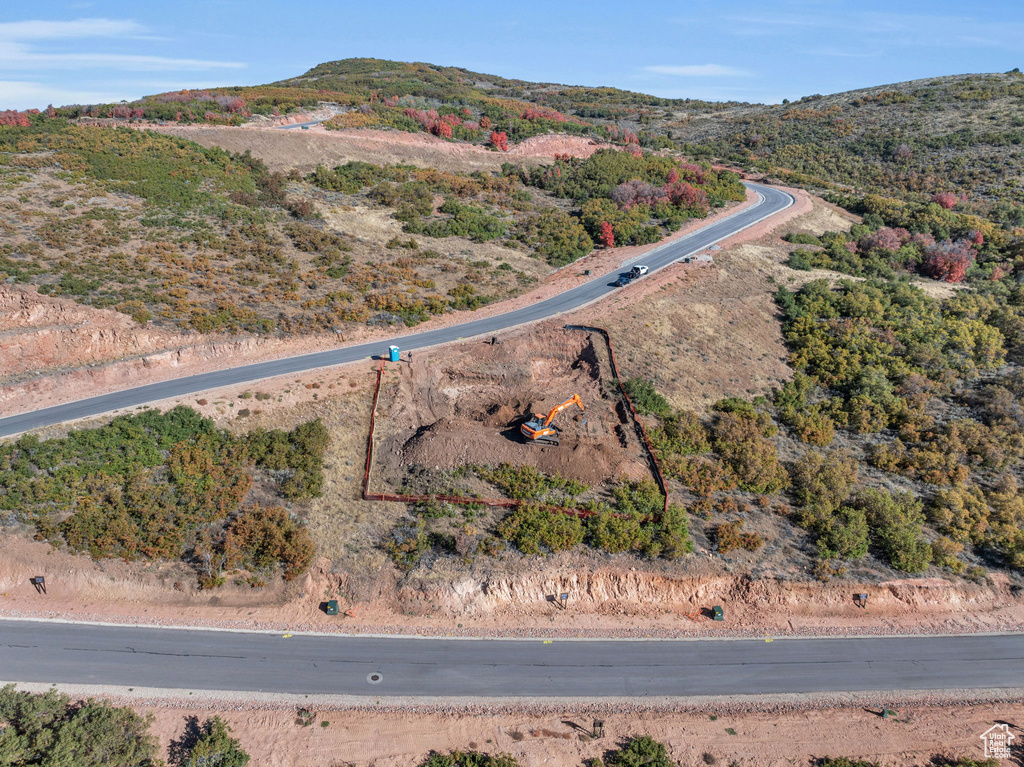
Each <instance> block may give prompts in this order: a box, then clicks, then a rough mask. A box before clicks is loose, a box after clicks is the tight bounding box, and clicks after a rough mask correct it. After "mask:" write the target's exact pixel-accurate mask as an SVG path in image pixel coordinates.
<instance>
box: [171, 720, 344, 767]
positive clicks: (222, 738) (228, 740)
mask: <svg viewBox="0 0 1024 767" xmlns="http://www.w3.org/2000/svg"><path fill="white" fill-rule="evenodd" d="M325 724H326V722H325ZM230 733H231V727H230V726H229V725H228V723H227V722H225V721H224V720H223V719H221V718H220V717H219V716H215V717H213V718H212V719H207V720H206V721H205V722H204V723H203V725H202V727H201V728H200V731H199V738H198V739H197V740H196V742H195V744H194V745H193V746H192V747H191V749H189V752H188V754H187V756H184V757H183V758H182V759H181V760H180V761H179V764H180V765H181V767H208V766H209V765H217V767H245V765H247V764H248V763H249V758H250V757H249V755H248V754H247V753H246V752H245V751H243V750H242V746H241V743H239V742H238V740H236V739H235V738H232V737H231V735H230Z"/></svg>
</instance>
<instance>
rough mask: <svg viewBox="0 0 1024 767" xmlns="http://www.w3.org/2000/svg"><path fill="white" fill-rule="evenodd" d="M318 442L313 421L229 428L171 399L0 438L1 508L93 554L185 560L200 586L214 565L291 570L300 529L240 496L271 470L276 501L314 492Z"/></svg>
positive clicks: (213, 574)
mask: <svg viewBox="0 0 1024 767" xmlns="http://www.w3.org/2000/svg"><path fill="white" fill-rule="evenodd" d="M327 442H328V437H327V432H326V429H325V428H324V426H323V424H322V423H321V422H320V421H311V422H309V423H305V424H302V425H300V426H298V427H296V428H295V429H294V430H293V431H291V432H284V431H280V430H274V431H264V430H257V431H254V432H251V433H250V434H249V435H247V436H245V437H235V436H232V435H231V434H230V433H228V432H227V431H224V430H220V429H217V428H215V427H214V425H213V422H212V421H211V420H210V419H208V418H203V417H202V416H200V415H199V414H198V413H196V412H195V411H194V410H191V409H190V408H187V407H181V406H179V407H176V408H174V409H172V410H169V411H168V412H166V413H161V412H159V411H157V410H147V411H143V412H141V413H139V414H136V415H129V416H119V417H117V418H115V419H114V420H112V421H111V422H110V423H109V424H107V425H106V426H101V427H99V428H95V429H81V430H74V431H71V432H70V433H69V434H68V436H67V437H64V438H60V439H49V440H40V439H39V438H38V437H35V436H33V435H26V436H23V437H21V438H20V439H18V440H17V441H15V442H13V443H10V444H8V445H4V446H0V514H2V515H4V516H7V517H10V518H13V519H18V520H21V521H24V522H28V523H31V524H33V525H34V526H35V528H36V530H37V536H38V537H40V538H42V539H48V540H50V541H52V542H54V543H57V542H60V541H62V542H64V543H65V544H66V545H67V546H68V547H69V548H70V549H72V550H73V551H80V552H83V553H88V554H89V555H90V556H92V557H95V558H102V557H120V558H123V559H126V560H131V559H137V558H140V557H144V558H148V559H185V560H187V561H190V562H193V563H194V564H195V566H196V567H197V568H198V569H199V572H200V575H201V578H202V582H203V585H207V586H210V585H219V584H220V583H222V582H223V576H222V572H224V571H225V570H226V571H231V570H241V569H244V570H248V571H250V572H252V573H261V574H264V575H265V574H269V573H273V572H275V571H277V569H278V567H281V571H282V574H283V575H284V577H285V578H286V579H291V578H294V577H295V576H296V575H298V574H299V573H301V572H303V571H304V570H305V569H306V568H307V567H308V566H309V563H310V562H311V561H312V557H313V544H312V542H311V540H310V538H309V534H308V532H307V531H306V529H305V527H303V526H302V525H300V524H298V523H296V522H294V521H293V520H292V518H291V516H290V515H289V514H287V513H286V512H284V510H283V509H281V508H276V507H275V508H262V507H260V506H258V505H255V504H253V505H248V506H243V502H244V501H245V499H246V497H247V495H248V493H249V490H250V488H251V487H252V485H253V482H254V479H260V480H261V481H267V480H270V477H273V480H272V484H273V485H274V487H275V488H276V491H277V492H278V493H279V494H280V496H281V497H283V498H287V499H303V498H310V497H314V496H318V495H320V494H321V493H322V490H323V472H322V463H323V456H324V454H325V451H326V449H327Z"/></svg>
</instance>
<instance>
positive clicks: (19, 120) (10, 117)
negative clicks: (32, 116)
mask: <svg viewBox="0 0 1024 767" xmlns="http://www.w3.org/2000/svg"><path fill="white" fill-rule="evenodd" d="M31 124H32V123H31V122H30V121H29V119H28V115H27V114H25V113H24V112H19V111H17V110H15V109H7V110H5V111H3V112H0V125H8V126H11V127H12V128H27V127H28V126H29V125H31Z"/></svg>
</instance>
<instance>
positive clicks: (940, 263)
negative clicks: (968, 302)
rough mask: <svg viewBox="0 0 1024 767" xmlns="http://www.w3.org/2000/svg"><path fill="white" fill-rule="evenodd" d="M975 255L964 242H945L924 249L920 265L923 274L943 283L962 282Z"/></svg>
mask: <svg viewBox="0 0 1024 767" xmlns="http://www.w3.org/2000/svg"><path fill="white" fill-rule="evenodd" d="M976 256H977V253H975V252H974V249H973V248H972V247H971V245H970V243H969V242H967V241H966V240H957V241H956V242H953V241H951V240H946V241H945V242H939V243H936V244H934V245H931V246H930V247H928V248H925V251H924V261H923V262H922V264H921V267H922V269H924V272H925V274H927V275H928V276H929V277H934V278H935V279H936V280H942V281H943V282H963V280H964V277H965V276H966V275H967V270H968V269H969V268H970V266H971V264H973V263H974V259H975V257H976Z"/></svg>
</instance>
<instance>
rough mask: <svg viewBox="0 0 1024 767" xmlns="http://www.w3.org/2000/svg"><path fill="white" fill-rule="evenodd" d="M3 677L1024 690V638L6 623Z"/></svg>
mask: <svg viewBox="0 0 1024 767" xmlns="http://www.w3.org/2000/svg"><path fill="white" fill-rule="evenodd" d="M375 675H376V676H375ZM0 680H6V681H16V682H41V683H51V682H53V683H63V684H105V685H123V686H135V687H162V688H175V689H184V690H232V691H262V692H284V693H295V694H308V695H311V694H335V695H358V696H364V695H365V696H375V697H384V696H388V697H392V696H394V697H415V698H423V697H434V696H450V697H455V696H458V697H475V698H496V697H527V696H529V697H561V698H573V697H586V698H595V697H629V698H638V697H649V696H670V697H682V696H692V695H753V694H778V693H813V692H826V691H828V692H838V691H845V692H856V691H868V690H878V691H896V690H937V689H971V688H973V689H992V688H1004V689H1005V688H1024V635H1020V634H1016V635H989V636H963V637H888V638H881V637H861V638H853V639H777V640H775V641H773V642H765V641H764V640H763V639H757V640H734V641H704V640H690V641H605V640H598V641H580V640H576V641H573V640H565V641H562V640H554V641H551V642H549V643H545V642H543V641H542V640H539V639H538V640H520V641H509V640H474V639H470V640H452V639H418V638H378V637H351V636H349V637H342V636H314V635H306V636H302V635H296V636H292V637H290V638H285V637H284V636H283V635H281V634H256V633H239V632H229V631H195V630H187V629H156V628H137V627H129V626H116V627H108V626H92V625H86V624H65V623H48V622H29V621H7V620H4V621H0Z"/></svg>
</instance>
